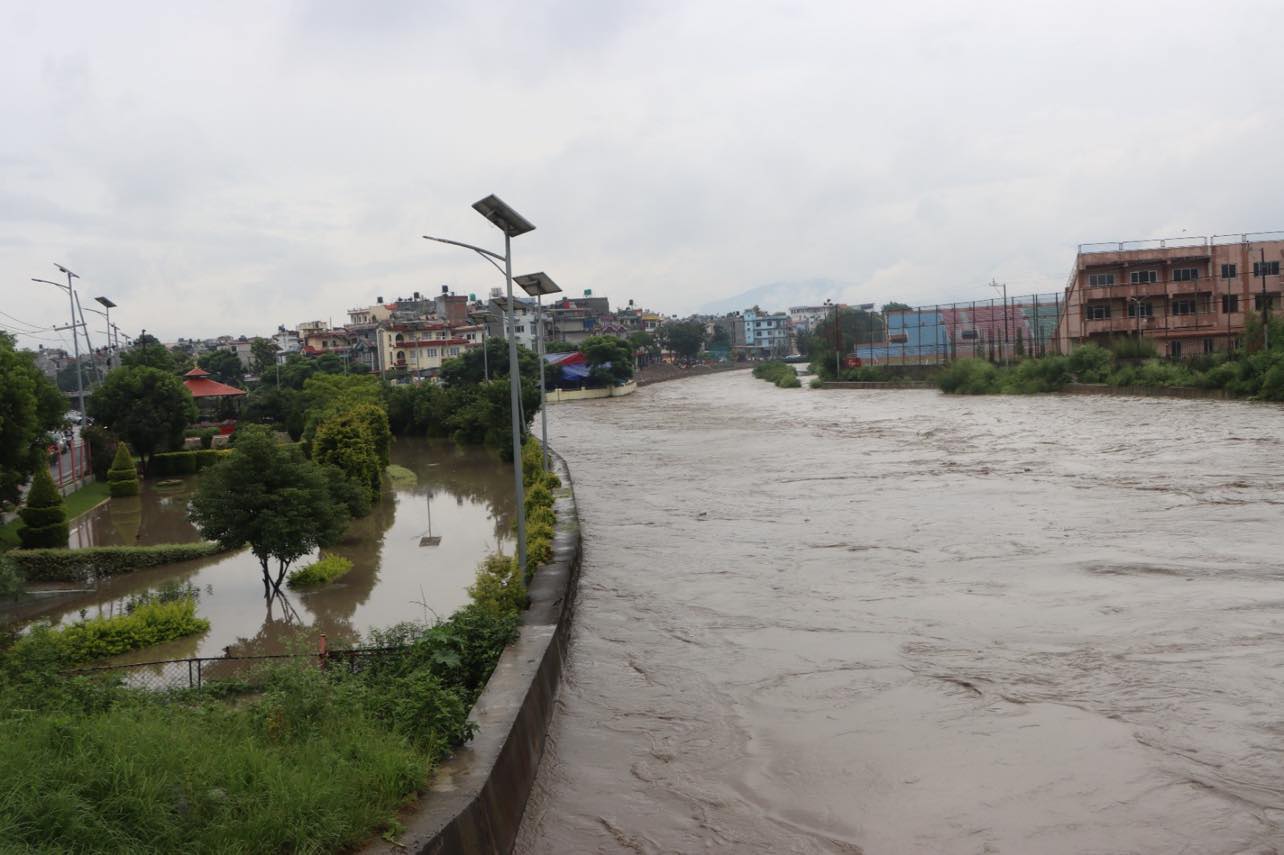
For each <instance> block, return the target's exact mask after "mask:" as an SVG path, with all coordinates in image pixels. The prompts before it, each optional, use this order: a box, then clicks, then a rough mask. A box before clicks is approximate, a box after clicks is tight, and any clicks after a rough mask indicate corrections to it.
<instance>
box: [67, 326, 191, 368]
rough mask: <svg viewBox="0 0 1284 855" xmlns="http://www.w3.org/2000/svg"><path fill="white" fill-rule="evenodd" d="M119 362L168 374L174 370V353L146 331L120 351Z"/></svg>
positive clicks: (128, 366)
mask: <svg viewBox="0 0 1284 855" xmlns="http://www.w3.org/2000/svg"><path fill="white" fill-rule="evenodd" d="M120 364H121V365H123V366H125V367H127V368H138V367H144V366H145V367H147V368H155V369H157V370H160V371H166V372H169V373H170V374H173V373H174V372H175V371H176V365H175V362H174V354H172V353H170V351H169V349H168V348H167V347H165V345H163V344H161V343H160V340H159V339H158V338H156V336H154V335H148V334H147V333H142V334H141V335H139V336H138V338H136V339H134V344H133V345H132V346H131V347H130V348H129V349H128V350H126V351H124V352H123V353H121V355H120ZM73 376H74V375H73Z"/></svg>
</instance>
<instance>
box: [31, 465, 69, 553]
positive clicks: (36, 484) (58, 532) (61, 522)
mask: <svg viewBox="0 0 1284 855" xmlns="http://www.w3.org/2000/svg"><path fill="white" fill-rule="evenodd" d="M18 516H20V517H22V522H23V525H24V527H23V528H21V529H19V531H18V538H19V539H20V540H21V542H22V548H23V549H42V548H49V547H65V546H66V545H67V538H68V536H69V535H70V529H69V528H68V526H67V511H66V509H65V508H64V507H63V503H62V494H61V493H59V492H58V488H57V487H55V486H54V482H53V478H52V476H50V474H49V467H47V466H41V467H40V468H38V469H37V470H36V476H35V478H33V479H32V481H31V491H30V492H29V493H27V503H26V505H24V506H23V508H22V509H21V510H20V511H18Z"/></svg>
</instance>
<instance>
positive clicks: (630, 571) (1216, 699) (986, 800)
mask: <svg viewBox="0 0 1284 855" xmlns="http://www.w3.org/2000/svg"><path fill="white" fill-rule="evenodd" d="M550 433H551V434H552V437H553V441H554V444H555V446H556V447H557V448H559V450H560V451H562V452H563V453H564V454H565V455H566V457H567V459H568V462H569V464H570V467H571V473H572V475H573V477H574V479H575V488H576V494H577V499H578V502H579V510H580V515H581V520H582V524H583V533H584V565H583V573H582V577H581V582H580V588H579V602H578V606H577V608H576V614H575V623H574V630H573V634H572V640H571V647H570V659H569V662H568V667H567V669H566V671H565V675H564V681H563V684H562V688H561V694H560V696H559V701H558V709H557V714H556V716H555V718H554V721H553V724H552V727H551V731H550V739H549V743H548V748H547V751H546V753H545V755H544V759H543V762H542V764H541V766H540V770H539V777H538V781H537V785H536V788H535V791H534V793H533V795H532V798H531V800H530V803H529V804H528V807H527V811H526V815H525V817H524V820H523V826H522V830H521V834H520V839H519V845H518V850H517V851H518V852H521V853H525V855H535V853H564V852H598V853H615V852H627V853H634V852H637V853H694V852H734V853H968V855H972V853H1020V855H1026V854H1027V853H1039V854H1040V855H1043V853H1067V855H1069V853H1075V855H1080V854H1081V853H1183V852H1184V853H1200V855H1213V854H1214V853H1227V854H1228V855H1229V853H1273V852H1279V851H1284V828H1282V825H1281V824H1282V822H1284V559H1282V558H1281V555H1282V554H1284V552H1282V549H1281V547H1284V525H1282V523H1284V441H1282V439H1281V437H1284V409H1281V408H1280V407H1278V406H1270V405H1255V404H1249V403H1229V402H1212V401H1185V400H1160V399H1156V400H1151V399H1134V398H1106V397H1099V398H1098V397H1069V396H1066V397H1060V396H1053V397H984V398H950V397H945V396H941V395H939V394H938V393H936V392H933V391H872V392H871V391H819V390H810V389H805V388H804V389H801V390H782V389H777V388H775V387H774V386H772V385H770V384H768V383H765V382H762V381H759V380H754V379H752V378H751V377H749V376H748V374H747V373H736V374H731V375H721V376H717V375H715V376H712V377H702V378H692V379H689V380H684V381H681V382H676V383H665V384H659V385H655V386H651V387H647V388H643V389H640V390H638V392H637V393H636V394H635V395H633V396H631V397H628V398H618V399H613V400H611V401H600V402H599V401H591V402H582V403H575V404H564V405H561V406H558V407H556V408H554V409H553V410H552V412H551V414H550Z"/></svg>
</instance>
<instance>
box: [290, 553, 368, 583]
mask: <svg viewBox="0 0 1284 855" xmlns="http://www.w3.org/2000/svg"><path fill="white" fill-rule="evenodd" d="M351 569H352V562H351V561H349V560H348V559H347V558H344V557H343V556H342V555H327V556H325V557H324V558H320V559H318V560H316V561H313V562H312V563H311V564H305V565H303V566H302V567H298V568H295V569H294V570H291V571H290V575H289V577H288V578H287V579H286V584H287V585H289V586H290V587H291V588H301V587H306V586H309V585H326V584H329V583H330V582H333V581H334V580H335V579H338V578H339V577H340V576H342V575H343V574H345V573H347V572H348V571H349V570H351Z"/></svg>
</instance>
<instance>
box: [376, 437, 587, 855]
mask: <svg viewBox="0 0 1284 855" xmlns="http://www.w3.org/2000/svg"><path fill="white" fill-rule="evenodd" d="M553 459H554V461H555V471H556V472H557V475H558V477H559V478H561V479H562V486H563V487H564V488H566V490H565V492H566V494H567V495H565V496H559V497H558V498H557V502H556V506H555V509H556V511H557V532H556V534H555V536H554V539H553V560H552V561H550V562H549V563H548V564H545V565H544V566H542V567H540V568H539V571H538V572H537V573H536V574H535V578H534V579H532V580H531V584H530V588H529V590H528V593H529V594H530V600H531V605H530V608H529V609H528V610H527V611H526V614H525V615H523V618H522V626H521V629H520V634H519V636H518V638H517V641H516V642H514V643H513V644H512V645H510V646H509V648H508V649H507V650H505V651H504V653H503V655H502V656H501V657H500V659H499V664H498V665H497V666H496V667H495V673H494V674H492V675H491V677H490V680H489V681H488V682H487V683H486V688H485V689H484V690H482V694H481V697H479V698H478V699H477V703H476V704H475V705H474V706H473V710H472V714H471V716H470V717H471V718H472V720H473V721H475V722H476V723H477V726H478V728H477V735H476V737H474V738H473V740H472V741H471V742H470V743H468V744H467V745H465V746H464V747H462V748H461V749H459V751H458V752H456V754H455V755H454V756H453V757H451V758H450V759H449V760H447V761H446V762H445V763H443V764H442V765H441V766H440V767H439V768H438V769H437V771H436V773H435V775H434V776H433V780H432V782H431V784H430V785H429V791H428V792H427V793H425V795H424V796H423V798H422V800H421V802H420V804H419V806H418V807H417V809H415V810H414V811H413V813H412V814H411V815H410V816H409V817H402V822H403V824H404V825H405V828H406V830H405V832H404V833H403V834H402V835H401V836H400V837H399V838H398V839H397V841H396V842H395V843H387V842H385V841H379V842H377V843H375V844H372V845H370V846H369V847H367V848H366V850H365V851H366V852H368V853H388V855H391V853H400V855H407V853H416V854H417V855H474V853H485V855H501V853H508V852H510V851H512V848H513V843H514V841H515V840H516V839H517V830H518V828H519V827H520V826H521V822H522V813H523V811H524V810H525V808H526V800H527V797H528V796H529V795H530V791H531V787H532V786H533V785H534V783H535V773H536V771H537V770H538V769H539V761H540V757H541V756H542V755H543V753H544V739H545V736H546V735H547V733H548V725H549V721H550V720H551V719H552V716H553V707H554V701H555V700H556V698H557V687H558V684H559V682H560V681H561V677H562V662H563V659H564V658H565V656H566V649H567V645H568V644H569V641H570V623H571V617H572V613H573V611H574V604H575V587H576V584H577V582H578V579H579V569H580V527H579V517H578V515H577V513H576V507H575V493H574V490H573V488H572V484H571V475H570V471H569V470H568V469H567V467H566V461H564V460H563V459H562V458H561V457H560V456H557V455H554V457H553Z"/></svg>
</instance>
